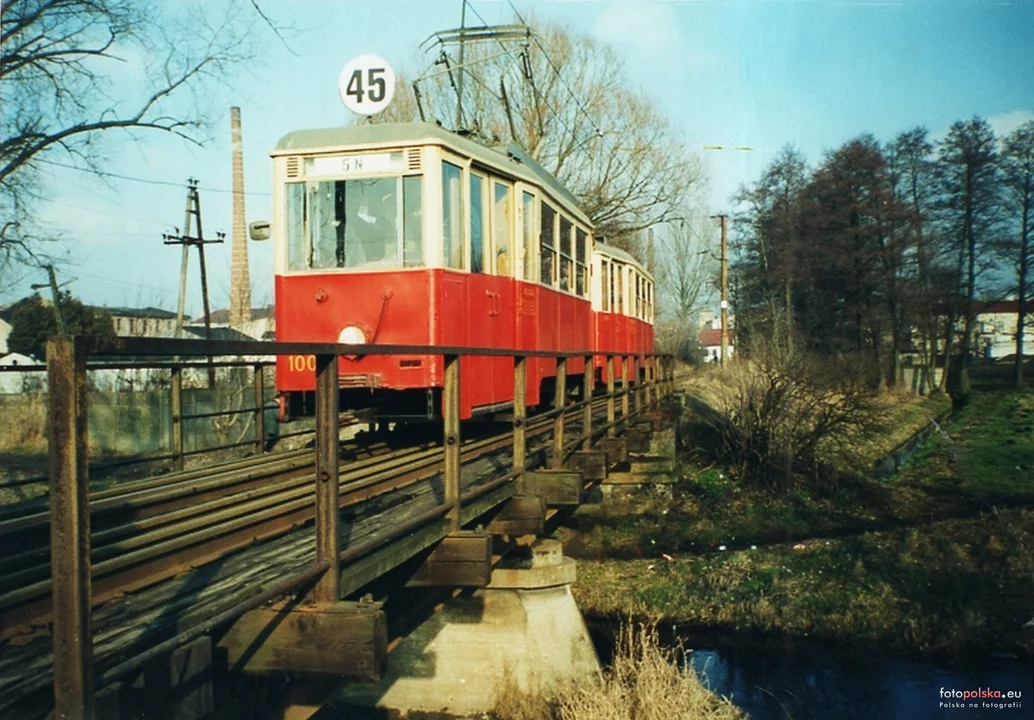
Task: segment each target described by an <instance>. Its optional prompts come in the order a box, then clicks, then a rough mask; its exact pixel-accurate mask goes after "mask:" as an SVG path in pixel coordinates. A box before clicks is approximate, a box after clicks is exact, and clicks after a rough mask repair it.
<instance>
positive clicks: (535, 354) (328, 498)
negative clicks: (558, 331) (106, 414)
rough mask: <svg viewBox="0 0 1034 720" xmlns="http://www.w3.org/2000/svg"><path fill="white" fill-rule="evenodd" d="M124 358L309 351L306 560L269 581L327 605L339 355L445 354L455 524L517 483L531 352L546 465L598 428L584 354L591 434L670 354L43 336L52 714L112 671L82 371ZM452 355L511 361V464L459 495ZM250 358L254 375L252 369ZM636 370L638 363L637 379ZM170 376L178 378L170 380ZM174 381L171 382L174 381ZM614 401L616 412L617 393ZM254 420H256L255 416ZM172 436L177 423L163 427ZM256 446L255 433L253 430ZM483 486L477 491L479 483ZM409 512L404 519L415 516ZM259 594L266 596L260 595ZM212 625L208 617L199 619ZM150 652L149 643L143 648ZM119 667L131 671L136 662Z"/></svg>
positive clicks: (650, 397) (336, 528) (85, 703)
mask: <svg viewBox="0 0 1034 720" xmlns="http://www.w3.org/2000/svg"><path fill="white" fill-rule="evenodd" d="M99 354H103V355H106V356H110V355H118V354H127V355H134V356H175V357H179V358H182V357H208V358H212V357H225V356H248V355H252V356H254V355H270V354H276V355H314V356H315V359H316V363H315V370H314V374H315V379H316V430H315V432H316V472H315V545H316V557H315V563H314V565H313V566H312V567H310V568H308V569H307V570H306V571H304V572H302V573H300V574H298V575H296V576H295V577H294V579H290V580H289V581H287V582H286V583H280V584H278V585H277V586H276V590H278V591H279V592H281V593H283V592H287V591H289V590H292V589H294V588H297V587H298V586H299V585H301V584H305V583H310V582H313V581H314V582H315V585H314V588H313V599H314V600H315V602H317V603H325V602H334V601H337V600H339V599H340V596H341V584H340V582H341V573H340V568H341V564H342V562H348V561H350V559H352V558H353V557H354V556H355V555H356V553H357V550H358V549H357V548H347V549H345V550H344V551H342V548H341V546H340V542H341V541H340V522H341V518H340V510H339V508H340V477H339V472H340V468H339V437H338V436H339V407H338V402H339V394H338V390H339V378H338V375H339V371H338V362H337V359H338V356H339V355H348V356H363V355H414V354H419V355H439V356H442V357H443V359H444V368H445V374H444V388H443V392H442V398H443V402H442V414H443V420H444V424H443V425H444V434H443V455H444V473H443V475H444V478H443V479H444V487H445V493H444V495H445V502H444V505H443V506H439V507H436V508H434V510H433V513H434V516H436V517H440V516H442V515H446V516H447V517H448V518H449V525H450V527H451V529H452V530H453V531H455V530H459V529H460V525H461V507H462V505H463V503H464V501H467V500H469V499H471V498H472V497H474V496H480V495H482V494H484V493H485V492H487V490H489V489H493V488H495V487H496V486H498V485H500V484H502V483H505V482H508V481H510V480H513V481H516V483H517V489H518V492H520V490H521V489H522V487H523V475H524V471H525V465H526V458H527V435H526V430H527V424H528V423H527V414H526V399H527V380H528V365H527V361H528V359H529V358H555V360H556V363H557V364H556V383H555V395H554V399H553V405H554V411H553V412H554V413H555V415H554V417H553V439H552V450H553V452H552V464H553V466H554V467H561V466H562V464H563V462H564V459H565V457H566V455H567V454H568V453H569V452H570V451H572V450H573V449H574V448H575V447H577V446H578V445H581V447H582V448H583V449H589V447H590V446H591V442H592V438H593V437H594V435H595V434H596V433H594V431H593V427H592V419H593V418H592V407H591V406H592V403H591V402H589V399H590V398H591V397H592V394H593V390H594V380H595V367H594V359H595V358H596V357H600V356H602V357H605V358H606V365H605V368H606V378H607V392H606V395H605V398H606V405H607V423H606V425H605V426H604V427H603V428H600V429H599V431H600V432H606V433H607V435H608V436H613V435H615V434H616V432H617V429H618V428H619V427H620V426H621V425H622V423H627V421H628V420H629V419H630V417H631V416H632V414H633V413H632V408H633V407H634V408H635V412H636V413H638V412H639V411H640V410H642V409H643V408H644V407H648V406H650V405H652V404H653V403H654V402H656V401H657V400H659V399H660V397H661V396H662V395H665V394H667V393H668V392H670V390H671V388H672V383H673V379H674V377H673V372H672V370H673V365H672V362H671V358H670V357H668V356H664V355H661V354H658V353H645V354H639V355H636V356H633V355H622V354H618V353H607V352H602V353H600V352H591V351H588V352H571V353H567V352H546V351H530V350H499V349H487V348H469V347H427V346H398V345H391V346H389V345H338V344H319V343H264V342H263V343H259V342H221V341H205V340H165V339H145V338H118V339H115V340H111V341H97V340H95V339H93V338H86V337H59V338H55V339H52V340H51V341H49V342H48V344H47V378H48V386H49V423H48V425H49V462H50V478H49V481H50V541H51V583H52V588H53V590H52V604H53V605H52V606H53V612H52V621H53V628H52V643H53V652H54V655H53V657H54V668H53V669H54V702H55V711H56V715H57V717H63V718H90V717H93V712H92V709H93V704H94V703H93V696H94V689H95V685H97V684H98V683H107V682H110V681H111V680H112V679H114V676H113V674H112V672H111V671H109V672H106V673H105V674H104V675H103V676H101V677H99V678H97V679H96V680H97V682H95V678H94V677H93V664H92V642H93V638H92V633H91V627H92V615H91V613H92V604H91V599H92V597H91V574H90V571H91V568H90V513H89V502H90V501H89V488H88V467H87V462H86V443H87V427H86V426H87V395H86V370H87V363H86V361H87V358H88V357H89V356H90V355H99ZM462 357H511V358H513V368H514V398H513V455H512V457H513V469H512V472H510V473H508V474H507V475H505V476H504V477H502V478H498V479H496V480H494V481H492V482H491V483H489V485H490V487H488V486H481V487H478V488H474V489H468V490H467V491H466V492H465V493H464V492H463V491H462V488H461V483H460V460H461V454H460V446H461V433H460V427H461V426H460V407H461V406H460V387H461V384H460V380H461V374H460V373H461V358H462ZM576 357H581V358H583V359H584V362H585V370H584V379H583V383H584V397H583V398H582V399H581V401H580V402H578V403H574V404H568V403H567V382H566V381H567V376H568V370H569V365H570V362H571V359H572V358H576ZM616 360H617V361H618V362H619V363H620V377H621V379H622V387H621V389H620V390H617V389H616V382H615V380H616V373H615V361H616ZM259 365H260V364H256V366H257V367H256V373H255V375H256V378H259V377H260V376H261V367H260V366H259ZM169 367H170V368H171V370H172V372H173V391H172V392H173V402H174V404H175V408H174V411H173V415H174V417H178V418H179V423H178V424H179V425H180V427H182V421H183V420H184V419H186V418H187V417H188V416H186V415H184V414H183V413H182V402H181V400H179V401H177V400H176V398H177V397H178V395H179V393H181V392H182V371H181V369H180V368H182V367H183V365H182V364H177V363H172V364H170V366H169ZM640 368H641V369H642V370H643V373H642V380H643V381H642V382H640V372H639V370H640ZM177 378H179V380H178V381H177ZM177 388H178V389H177ZM262 392H263V391H262V383H261V382H256V383H255V399H256V403H255V408H254V410H255V411H256V415H257V417H258V418H261V413H262V409H263V403H262V402H261V401H262ZM619 398H620V400H621V416H620V417H618V415H617V400H618V399H619ZM576 409H581V411H582V418H581V421H582V427H581V435H580V436H579V437H578V438H576V439H575V441H574V442H572V443H568V444H565V442H564V440H565V436H564V433H565V422H566V419H567V415H568V413H570V412H572V411H575V410H576ZM256 426H257V428H261V419H259V420H258V421H257V423H256ZM173 428H174V438H176V435H177V433H176V432H175V428H176V424H174V425H173ZM256 438H257V439H256V446H257V447H258V446H260V445H261V444H262V441H263V439H264V432H262V433H260V432H259V431H257V432H256ZM177 450H178V457H179V458H180V459H182V457H183V456H184V453H183V450H182V429H180V431H179V433H178V439H174V453H177ZM486 488H487V489H486ZM417 519H419V518H412V521H413V522H415V521H416V520H417ZM266 594H268V593H264V594H263V595H262V597H265V595H266ZM248 607H251V605H249V606H247V607H245V606H242V607H241V608H237V609H236V613H237V614H235V615H233V616H231V615H230V614H224V615H225V616H220V617H219V621H220V622H228V621H230V620H232V619H234V618H235V617H237V616H239V615H240V614H243V612H244V611H245V610H246V609H248ZM209 625H211V622H209V623H208V624H206V627H208V626H209ZM161 649H162V650H165V649H167V648H165V647H164V644H163V646H162V648H161ZM155 650H157V648H153V649H152V650H151V651H150V652H149V653H148V655H149V656H150V654H151V653H153V652H154V651H155ZM126 667H129V668H133V667H137V664H136V663H133V664H127V665H126Z"/></svg>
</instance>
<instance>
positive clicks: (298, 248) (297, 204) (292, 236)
mask: <svg viewBox="0 0 1034 720" xmlns="http://www.w3.org/2000/svg"><path fill="white" fill-rule="evenodd" d="M306 219H307V218H306V214H305V183H288V184H287V269H288V270H305V268H306V264H305V224H306Z"/></svg>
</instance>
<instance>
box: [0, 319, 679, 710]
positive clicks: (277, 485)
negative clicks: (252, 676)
mask: <svg viewBox="0 0 1034 720" xmlns="http://www.w3.org/2000/svg"><path fill="white" fill-rule="evenodd" d="M417 353H418V354H424V355H426V354H437V355H440V356H443V357H444V367H445V376H444V390H443V415H444V422H443V428H444V434H443V438H442V440H441V441H440V442H437V441H436V442H425V443H424V444H414V445H412V446H409V447H402V448H399V447H395V448H392V447H388V446H386V445H384V444H383V443H382V444H381V445H373V446H365V447H360V446H358V445H357V444H355V443H349V442H345V443H342V442H341V441H340V439H339V438H340V416H341V414H340V412H339V407H338V384H339V380H338V355H339V354H348V355H364V354H384V355H412V354H417ZM270 355H314V356H315V358H316V363H315V374H316V418H315V449H314V450H313V449H312V448H308V449H302V450H294V451H290V452H277V453H262V452H261V451H262V449H263V448H262V441H263V428H262V412H263V405H264V403H263V394H262V375H261V367H260V366H259V364H257V363H256V362H255V361H252V362H250V365H249V366H250V367H253V368H255V369H256V375H255V377H256V379H257V381H256V388H255V405H254V407H250V408H246V409H244V410H242V411H239V412H248V413H253V414H254V418H255V426H256V436H255V449H256V450H257V451H258V452H256V453H255V454H254V455H252V456H251V457H249V458H247V459H244V460H235V461H232V462H226V463H223V464H219V465H213V466H210V467H206V468H204V469H202V470H189V471H188V470H183V469H182V467H183V463H182V461H183V457H184V455H185V453H184V451H183V433H182V427H183V421H184V419H185V417H189V416H185V415H184V414H183V412H182V403H181V401H180V393H181V392H182V388H181V371H182V369H183V367H191V366H193V367H204V366H205V365H204V364H203V363H211V362H213V360H212V358H234V357H236V358H240V357H262V356H265V357H268V356H270ZM599 355H600V354H599V353H595V354H594V353H588V352H586V353H567V354H557V353H549V352H531V351H504V350H489V349H478V348H466V347H437V348H427V347H419V348H414V347H406V346H384V345H376V346H373V345H356V346H342V345H333V344H314V343H258V342H255V343H240V342H209V341H186V340H184V341H181V340H156V339H144V338H120V339H117V340H114V341H106V342H103V343H102V342H98V341H95V340H93V339H91V338H83V337H59V338H55V339H52V340H51V341H50V342H49V343H48V346H47V366H46V373H47V382H48V397H49V400H48V402H49V419H48V432H49V493H48V494H47V496H46V497H44V498H39V499H37V500H31V501H25V502H20V503H16V504H12V505H6V506H0V545H2V547H3V548H4V552H3V553H2V555H0V640H2V644H0V653H2V654H0V717H18V718H27V717H43V716H45V715H46V714H47V713H48V712H49V711H50V710H51V709H53V710H54V711H55V716H56V717H58V718H92V717H95V716H97V717H99V716H104V715H105V712H104V710H103V707H104V703H105V702H107V700H106V697H107V693H106V689H107V688H109V687H111V686H113V684H114V683H118V682H120V681H123V682H124V681H132V680H133V678H134V677H136V676H139V675H140V673H141V672H142V671H143V670H144V669H145V668H147V667H148V666H149V664H153V663H154V662H155V661H157V660H160V659H162V658H167V657H169V656H170V654H172V653H174V652H175V651H177V650H178V649H181V648H183V647H184V646H189V645H190V644H191V643H193V642H195V641H198V640H199V639H201V638H203V637H205V636H213V637H214V638H219V639H218V643H219V647H220V648H225V649H226V652H227V658H228V662H229V664H230V666H231V667H234V668H236V669H243V670H246V671H259V672H261V671H267V672H270V671H274V672H299V673H306V672H309V673H312V672H320V671H327V670H328V668H327V667H326V663H327V662H328V661H327V656H326V653H324V654H321V647H323V645H326V643H330V645H331V648H330V650H332V651H333V656H334V657H335V658H337V660H336V661H335V662H336V664H335V665H334V667H332V668H329V671H330V672H332V673H336V674H338V675H345V676H349V675H350V676H354V677H366V678H376V677H377V676H378V675H379V674H380V673H381V671H382V670H383V666H384V662H385V657H386V653H387V650H386V644H387V643H386V631H385V616H384V615H385V614H384V611H383V609H382V607H381V603H375V602H371V601H359V602H355V603H347V604H345V603H342V602H341V601H342V600H344V599H347V598H350V597H355V596H356V595H357V594H358V592H357V591H359V590H360V589H362V588H364V587H365V586H367V585H368V584H369V583H371V582H372V581H374V580H375V579H377V578H379V577H381V576H383V575H385V574H386V573H388V572H389V571H391V570H393V569H396V568H398V567H399V566H400V565H402V564H404V563H407V562H410V563H413V564H414V567H415V571H414V572H413V573H411V574H408V575H407V576H406V578H405V579H404V580H402V582H405V583H407V584H408V585H409V586H414V585H415V586H438V587H484V586H485V585H487V584H488V582H489V576H490V574H491V570H492V564H493V562H494V561H496V560H498V557H499V555H498V552H499V546H500V544H501V543H500V542H499V538H500V536H506V537H511V538H512V537H518V536H522V535H527V534H541V533H542V532H543V529H544V527H545V522H546V519H547V517H548V516H549V515H550V514H551V513H553V512H555V511H556V510H557V509H558V508H564V507H576V506H577V505H578V504H579V503H580V502H582V501H583V499H584V498H585V497H586V495H585V493H586V491H587V490H589V489H591V487H592V485H593V484H594V483H597V482H599V480H600V479H601V478H603V477H605V474H606V468H607V467H608V466H610V465H613V464H614V463H616V462H619V461H621V460H624V459H625V458H626V457H627V449H628V448H627V444H626V443H628V442H630V440H629V438H634V437H635V435H636V433H637V432H641V431H642V422H644V421H646V420H649V421H651V422H652V423H654V424H656V423H657V422H659V413H658V411H657V409H656V408H658V407H659V405H660V401H661V400H662V399H663V398H664V397H665V396H666V395H668V394H669V393H670V392H671V390H672V387H673V369H674V368H673V365H672V363H671V359H670V358H669V357H667V356H663V355H659V354H648V355H640V356H637V357H636V356H621V355H618V356H615V355H606V354H603V355H602V357H603V358H605V366H606V368H607V369H608V372H607V373H606V374H605V375H606V377H607V382H606V388H605V390H604V389H603V388H595V387H594V369H593V365H594V363H593V359H594V357H595V356H599ZM471 356H506V357H512V358H513V368H514V397H515V399H516V402H514V404H513V409H512V413H511V414H510V415H509V419H511V420H512V428H511V429H510V430H509V431H507V432H505V433H501V434H496V435H489V434H486V433H481V434H480V435H479V436H478V437H477V438H469V439H464V438H463V437H462V436H461V432H460V420H459V418H460V397H459V388H460V383H459V379H460V373H461V369H462V365H463V362H462V358H464V357H471ZM572 357H583V358H585V360H586V362H585V364H584V365H585V376H584V378H583V379H582V383H583V387H585V388H588V389H589V390H590V392H587V393H584V394H581V395H577V396H574V397H572V395H573V393H569V392H568V382H567V368H568V362H569V359H570V358H572ZM130 358H131V359H132V367H142V366H147V367H161V368H165V369H168V370H170V372H171V379H172V383H171V385H172V393H173V397H172V411H173V424H172V445H173V448H172V449H173V453H172V459H173V460H174V465H176V466H177V467H178V468H179V469H178V470H176V471H174V472H172V473H168V474H165V475H157V476H154V477H149V478H146V479H142V480H131V481H130V480H127V481H121V482H120V483H118V484H115V485H111V486H109V487H106V488H103V489H99V488H96V487H95V488H94V490H92V491H91V489H90V482H89V472H88V457H87V438H88V429H87V381H86V377H87V369H88V368H91V369H92V368H94V367H96V366H97V363H98V362H102V363H108V364H109V365H110V364H112V363H117V362H118V361H119V360H120V359H121V361H122V362H128V359H130ZM145 358H146V360H145ZM529 358H553V359H554V360H555V362H556V364H557V365H556V367H557V373H556V378H557V380H556V386H555V397H554V403H553V409H552V410H550V411H548V412H544V413H540V414H537V415H534V416H531V417H529V416H528V415H527V413H526V408H525V403H524V398H525V397H526V395H525V393H526V378H527V364H528V360H529ZM88 361H89V363H88ZM238 362H239V361H238ZM142 363H143V365H142ZM199 363H201V364H199ZM615 380H617V382H615ZM572 384H573V383H572ZM210 414H212V415H215V414H218V413H210ZM194 417H199V416H198V415H195V416H194ZM637 427H638V429H637ZM166 457H168V456H166ZM474 526H476V529H471V528H472V527H474ZM493 536H494V537H495V538H496V543H495V550H493V542H492V539H493ZM493 552H495V553H497V554H495V555H493ZM285 596H287V597H292V598H293V600H291V601H290V602H289V605H290V606H291V607H295V606H297V607H300V608H305V607H316V608H318V607H325V606H329V605H331V604H334V605H335V606H337V607H339V608H341V607H346V608H347V612H338V613H337V614H336V616H335V617H338V619H337V620H331V621H328V622H330V623H331V625H330V626H327V625H323V624H320V623H316V625H315V626H314V628H315V629H314V630H313V629H309V630H307V629H306V625H305V623H294V624H292V623H291V622H272V623H270V622H269V618H270V617H275V612H276V611H270V610H268V609H265V610H264V609H263V606H265V605H268V604H269V603H270V602H271V601H274V600H277V599H278V598H283V597H285ZM271 612H272V613H274V614H273V615H272V616H271V615H269V613H271ZM262 613H266V614H265V615H263V614H262ZM328 627H329V628H330V630H328ZM314 633H318V634H319V635H321V636H323V637H322V640H321V641H314V638H313V634H314ZM334 633H338V636H337V637H336V638H330V639H328V638H327V636H328V635H334ZM321 642H322V643H323V645H321ZM267 646H270V647H271V646H275V647H273V649H272V650H270V648H269V647H267ZM207 652H209V653H210V650H208V651H207ZM208 660H209V662H210V657H209V658H208Z"/></svg>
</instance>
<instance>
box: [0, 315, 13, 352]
mask: <svg viewBox="0 0 1034 720" xmlns="http://www.w3.org/2000/svg"><path fill="white" fill-rule="evenodd" d="M10 335H11V323H9V322H7V321H6V320H4V319H3V318H2V317H0V355H6V354H7V338H8V337H10Z"/></svg>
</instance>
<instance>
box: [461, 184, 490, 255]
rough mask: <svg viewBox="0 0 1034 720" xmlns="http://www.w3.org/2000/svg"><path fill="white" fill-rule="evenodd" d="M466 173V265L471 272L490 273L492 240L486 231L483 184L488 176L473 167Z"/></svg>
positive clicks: (486, 216) (486, 214)
mask: <svg viewBox="0 0 1034 720" xmlns="http://www.w3.org/2000/svg"><path fill="white" fill-rule="evenodd" d="M468 174H469V179H468V181H467V193H468V196H467V220H468V225H469V230H468V234H467V237H469V238H470V243H469V245H470V263H469V264H468V267H469V268H470V272H472V273H478V274H484V273H486V272H489V273H490V272H492V265H491V257H492V255H491V244H492V240H491V237H490V235H489V233H488V213H486V212H485V194H486V193H485V186H486V184H487V182H488V176H487V175H485V174H484V173H482V172H478V171H475V170H473V169H471V170H469V171H468ZM475 188H477V202H476V203H475V200H474V197H475ZM475 205H476V210H475ZM475 246H476V247H475ZM486 258H488V259H489V262H485V260H486Z"/></svg>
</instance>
